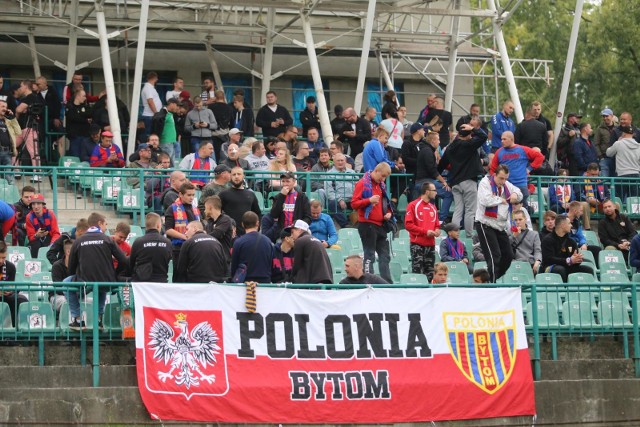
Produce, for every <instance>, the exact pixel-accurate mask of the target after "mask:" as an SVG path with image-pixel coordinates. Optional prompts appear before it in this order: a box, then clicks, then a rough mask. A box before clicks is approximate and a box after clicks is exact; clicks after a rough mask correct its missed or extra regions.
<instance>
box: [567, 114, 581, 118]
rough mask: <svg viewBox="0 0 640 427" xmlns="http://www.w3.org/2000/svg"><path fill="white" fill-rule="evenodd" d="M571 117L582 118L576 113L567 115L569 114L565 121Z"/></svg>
mask: <svg viewBox="0 0 640 427" xmlns="http://www.w3.org/2000/svg"><path fill="white" fill-rule="evenodd" d="M571 117H577V118H579V119H581V118H582V116H581V115H580V114H578V113H569V114H567V119H569V118H571Z"/></svg>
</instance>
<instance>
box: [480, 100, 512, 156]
mask: <svg viewBox="0 0 640 427" xmlns="http://www.w3.org/2000/svg"><path fill="white" fill-rule="evenodd" d="M513 108H514V107H513V102H511V100H510V99H509V100H507V101H505V102H504V104H502V111H499V112H497V113H496V114H495V115H494V116H493V118H492V119H491V152H492V153H495V152H496V151H498V149H499V148H500V147H502V133H503V132H505V131H511V132H515V131H516V125H515V123H514V122H513V120H512V119H511V114H513ZM487 154H488V153H487Z"/></svg>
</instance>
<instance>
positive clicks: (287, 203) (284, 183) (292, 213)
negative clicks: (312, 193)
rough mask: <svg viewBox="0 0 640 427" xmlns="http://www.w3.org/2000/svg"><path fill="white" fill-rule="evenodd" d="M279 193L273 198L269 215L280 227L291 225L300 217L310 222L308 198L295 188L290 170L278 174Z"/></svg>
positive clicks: (294, 178)
mask: <svg viewBox="0 0 640 427" xmlns="http://www.w3.org/2000/svg"><path fill="white" fill-rule="evenodd" d="M280 184H281V185H280V188H281V190H280V193H278V194H277V195H276V196H275V197H274V198H273V206H272V207H271V217H272V218H273V220H274V221H277V222H278V223H279V224H280V227H281V228H285V227H289V226H290V225H293V224H294V223H295V222H296V221H297V220H299V219H301V220H303V221H305V222H306V223H307V224H309V223H310V222H311V209H310V207H309V199H308V198H307V195H306V194H305V193H303V192H299V191H297V190H296V176H295V175H294V174H293V173H291V172H285V173H283V174H282V175H280Z"/></svg>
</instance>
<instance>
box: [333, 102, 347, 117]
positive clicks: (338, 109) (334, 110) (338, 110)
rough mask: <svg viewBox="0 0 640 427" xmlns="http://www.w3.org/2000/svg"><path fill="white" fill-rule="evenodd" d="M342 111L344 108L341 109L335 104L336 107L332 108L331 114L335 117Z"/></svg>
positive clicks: (340, 106)
mask: <svg viewBox="0 0 640 427" xmlns="http://www.w3.org/2000/svg"><path fill="white" fill-rule="evenodd" d="M343 111H344V108H342V105H340V104H336V106H335V107H333V112H334V113H336V115H338V114H342V112H343Z"/></svg>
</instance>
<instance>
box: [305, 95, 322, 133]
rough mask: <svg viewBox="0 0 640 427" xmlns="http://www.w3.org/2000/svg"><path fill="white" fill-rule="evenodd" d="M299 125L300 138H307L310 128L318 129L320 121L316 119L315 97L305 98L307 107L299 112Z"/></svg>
mask: <svg viewBox="0 0 640 427" xmlns="http://www.w3.org/2000/svg"><path fill="white" fill-rule="evenodd" d="M300 123H302V136H303V137H304V138H306V137H307V133H308V132H309V129H310V128H312V127H313V128H316V129H320V119H319V118H318V107H316V97H315V96H308V97H307V106H306V107H305V108H304V110H302V111H301V112H300Z"/></svg>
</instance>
